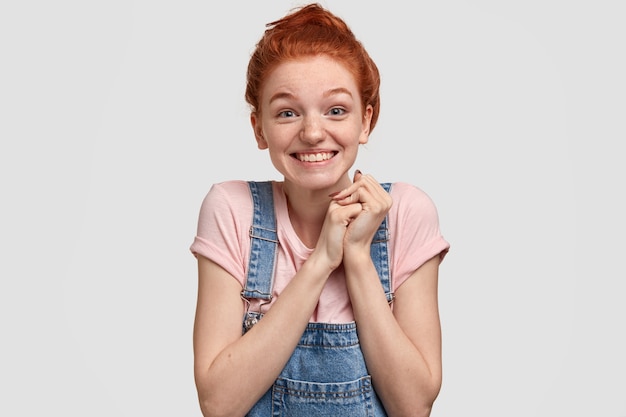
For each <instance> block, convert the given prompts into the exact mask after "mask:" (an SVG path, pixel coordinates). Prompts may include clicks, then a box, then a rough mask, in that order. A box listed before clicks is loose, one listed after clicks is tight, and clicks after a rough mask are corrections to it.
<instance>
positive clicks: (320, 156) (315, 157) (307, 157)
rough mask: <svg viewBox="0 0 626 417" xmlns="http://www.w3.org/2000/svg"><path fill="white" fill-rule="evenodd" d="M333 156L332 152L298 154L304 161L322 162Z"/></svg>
mask: <svg viewBox="0 0 626 417" xmlns="http://www.w3.org/2000/svg"><path fill="white" fill-rule="evenodd" d="M332 157H333V154H332V153H331V152H328V153H321V152H320V153H316V154H298V159H299V160H300V161H302V162H321V161H326V160H327V159H330V158H332Z"/></svg>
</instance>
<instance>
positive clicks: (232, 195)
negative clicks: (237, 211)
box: [204, 180, 250, 205]
mask: <svg viewBox="0 0 626 417" xmlns="http://www.w3.org/2000/svg"><path fill="white" fill-rule="evenodd" d="M249 200H250V191H249V188H248V183H247V182H246V181H241V180H232V181H224V182H218V183H215V184H213V185H212V186H211V188H210V189H209V191H208V193H207V194H206V196H205V197H204V204H218V205H221V204H228V205H233V204H235V205H236V204H239V203H245V202H246V201H249Z"/></svg>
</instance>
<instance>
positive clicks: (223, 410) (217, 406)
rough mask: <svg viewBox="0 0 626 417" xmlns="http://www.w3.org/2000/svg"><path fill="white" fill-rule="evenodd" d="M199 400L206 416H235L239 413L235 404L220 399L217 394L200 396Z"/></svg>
mask: <svg viewBox="0 0 626 417" xmlns="http://www.w3.org/2000/svg"><path fill="white" fill-rule="evenodd" d="M199 402H200V410H201V411H202V415H203V416H204V417H233V416H238V415H239V414H237V411H236V410H233V405H234V404H232V403H231V404H229V403H227V402H225V401H220V399H219V398H215V396H204V397H200V398H199ZM241 415H243V414H241Z"/></svg>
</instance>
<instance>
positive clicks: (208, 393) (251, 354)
mask: <svg viewBox="0 0 626 417" xmlns="http://www.w3.org/2000/svg"><path fill="white" fill-rule="evenodd" d="M358 210H360V205H351V206H339V205H338V204H336V203H331V204H330V207H329V211H328V214H327V218H326V220H325V222H324V226H323V228H322V233H321V235H320V239H319V241H318V245H317V246H316V249H315V251H314V252H313V254H312V255H311V256H310V257H309V259H308V260H307V261H306V262H305V263H304V264H303V266H302V268H301V269H300V270H299V271H298V272H297V273H296V275H295V276H294V277H293V278H292V279H291V281H290V283H289V284H288V285H287V286H286V287H285V289H284V290H283V292H282V293H281V295H280V297H279V298H278V299H277V300H276V302H275V303H274V304H273V305H272V308H271V309H270V310H269V311H268V312H267V314H265V316H264V317H263V319H262V320H260V321H259V322H258V323H257V324H256V325H255V326H254V327H253V328H252V329H250V330H249V331H248V332H247V333H246V334H245V335H243V336H242V335H241V320H242V317H243V313H244V311H243V304H242V301H241V298H240V292H241V285H240V284H239V283H238V282H237V280H236V279H234V277H232V276H231V275H230V274H229V273H228V272H226V271H225V270H224V269H222V268H221V267H219V266H218V265H217V264H215V263H214V262H212V261H210V260H208V259H206V258H203V257H199V258H198V278H199V280H198V301H197V309H196V318H195V325H194V374H195V380H196V387H197V390H198V398H199V401H200V407H201V409H202V413H203V415H204V416H206V417H208V416H229V417H235V416H243V415H245V414H246V413H247V412H248V411H249V410H250V409H251V408H252V406H253V405H254V404H255V403H256V402H257V401H258V400H259V399H260V398H261V396H262V395H263V394H264V393H265V392H266V391H267V390H268V389H269V387H270V386H271V385H272V383H273V382H274V381H275V380H276V378H277V377H278V375H279V374H280V372H281V370H282V369H283V367H284V366H285V364H286V363H287V361H288V360H289V357H290V356H291V354H292V353H293V350H294V349H295V347H296V345H297V343H298V341H299V340H300V337H301V335H302V333H303V332H304V329H305V328H306V325H307V323H308V322H309V319H310V318H311V315H312V314H313V311H314V309H315V306H316V305H317V302H318V300H319V296H320V294H321V292H322V289H323V287H324V285H325V283H326V281H327V279H328V277H329V276H330V273H331V272H332V271H333V270H334V269H335V268H336V267H337V266H338V265H339V264H340V262H341V259H342V254H343V251H342V244H343V236H344V234H345V231H346V226H347V224H348V222H349V219H350V218H351V217H352V216H354V215H355V214H356V212H358ZM268 352H271V354H268ZM242 392H244V393H245V395H241V393H242Z"/></svg>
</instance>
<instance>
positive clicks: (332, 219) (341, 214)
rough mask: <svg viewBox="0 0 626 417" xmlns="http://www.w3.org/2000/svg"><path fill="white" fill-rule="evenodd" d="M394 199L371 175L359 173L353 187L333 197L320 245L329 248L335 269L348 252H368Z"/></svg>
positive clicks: (328, 251) (355, 175)
mask: <svg viewBox="0 0 626 417" xmlns="http://www.w3.org/2000/svg"><path fill="white" fill-rule="evenodd" d="M391 204H392V199H391V196H390V195H389V193H388V192H387V191H385V190H384V189H383V188H382V187H381V185H380V184H379V183H378V181H376V180H375V179H374V178H373V177H372V176H371V175H363V174H362V173H361V172H360V171H358V170H357V171H356V173H355V174H354V180H353V183H352V184H351V185H350V186H349V187H347V188H345V189H343V190H341V191H339V192H338V193H335V194H333V195H332V196H331V202H330V205H329V207H328V213H327V215H326V219H325V221H324V226H323V227H322V233H321V235H320V242H318V247H319V245H320V243H321V244H322V246H324V245H326V249H327V253H328V254H329V257H330V258H331V259H332V260H331V262H332V263H333V266H334V267H337V266H339V264H340V263H341V261H342V260H343V255H344V253H345V252H346V251H350V252H352V253H353V252H354V251H360V250H362V251H367V253H368V254H369V250H370V249H369V248H370V244H371V242H372V239H373V237H374V234H375V233H376V230H377V229H378V227H379V226H380V223H381V222H382V221H383V219H384V218H385V216H386V215H387V213H388V212H389V209H390V208H391Z"/></svg>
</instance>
